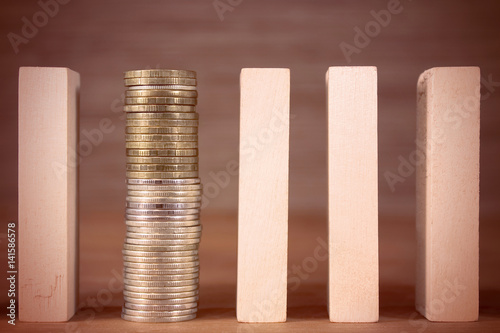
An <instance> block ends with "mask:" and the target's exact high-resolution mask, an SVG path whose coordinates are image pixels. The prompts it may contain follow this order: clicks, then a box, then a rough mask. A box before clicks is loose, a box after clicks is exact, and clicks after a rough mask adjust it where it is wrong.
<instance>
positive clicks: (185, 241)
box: [126, 234, 200, 268]
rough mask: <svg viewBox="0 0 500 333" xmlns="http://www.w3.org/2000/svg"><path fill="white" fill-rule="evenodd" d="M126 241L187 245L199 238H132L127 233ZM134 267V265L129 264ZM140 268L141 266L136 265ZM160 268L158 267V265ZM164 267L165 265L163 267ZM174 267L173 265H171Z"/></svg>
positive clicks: (146, 243)
mask: <svg viewBox="0 0 500 333" xmlns="http://www.w3.org/2000/svg"><path fill="white" fill-rule="evenodd" d="M126 242H127V243H129V244H135V245H157V246H163V245H187V244H199V243H200V239H199V238H188V239H144V238H132V237H130V236H129V235H128V234H127V239H126ZM130 267H135V266H130ZM136 268H141V267H136ZM158 268H160V267H158ZM164 268H166V267H164ZM172 268H175V267H172Z"/></svg>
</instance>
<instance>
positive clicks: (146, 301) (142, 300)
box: [123, 296, 200, 305]
mask: <svg viewBox="0 0 500 333" xmlns="http://www.w3.org/2000/svg"><path fill="white" fill-rule="evenodd" d="M123 299H124V300H125V302H130V303H133V304H135V305H139V304H144V305H174V304H189V303H195V302H198V300H199V299H200V296H192V297H184V298H169V299H147V298H133V297H129V296H123Z"/></svg>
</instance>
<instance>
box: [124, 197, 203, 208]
mask: <svg viewBox="0 0 500 333" xmlns="http://www.w3.org/2000/svg"><path fill="white" fill-rule="evenodd" d="M127 202H128V203H134V204H139V203H140V204H145V203H147V204H178V203H180V204H182V203H187V204H192V203H198V204H199V205H201V196H186V197H175V196H164V197H138V196H128V197H127ZM194 208H198V207H194Z"/></svg>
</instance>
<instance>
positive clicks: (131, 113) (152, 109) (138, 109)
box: [123, 104, 198, 119]
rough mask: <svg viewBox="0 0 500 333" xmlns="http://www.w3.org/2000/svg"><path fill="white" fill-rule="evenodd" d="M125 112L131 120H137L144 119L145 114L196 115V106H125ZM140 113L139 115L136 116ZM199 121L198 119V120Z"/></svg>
mask: <svg viewBox="0 0 500 333" xmlns="http://www.w3.org/2000/svg"><path fill="white" fill-rule="evenodd" d="M123 111H125V112H126V113H127V118H129V119H136V118H143V117H141V115H143V112H148V113H156V112H158V113H160V112H184V113H194V112H196V106H195V105H181V104H175V105H172V104H171V105H165V104H162V105H139V104H134V105H125V106H124V107H123ZM135 113H139V114H135ZM196 119H198V118H196Z"/></svg>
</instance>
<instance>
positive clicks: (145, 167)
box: [127, 164, 198, 171]
mask: <svg viewBox="0 0 500 333" xmlns="http://www.w3.org/2000/svg"><path fill="white" fill-rule="evenodd" d="M127 170H128V171H197V170H198V164H127Z"/></svg>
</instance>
